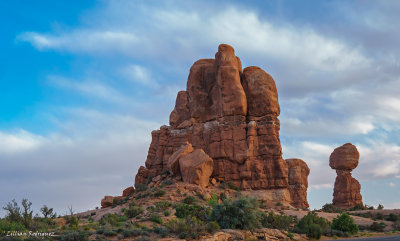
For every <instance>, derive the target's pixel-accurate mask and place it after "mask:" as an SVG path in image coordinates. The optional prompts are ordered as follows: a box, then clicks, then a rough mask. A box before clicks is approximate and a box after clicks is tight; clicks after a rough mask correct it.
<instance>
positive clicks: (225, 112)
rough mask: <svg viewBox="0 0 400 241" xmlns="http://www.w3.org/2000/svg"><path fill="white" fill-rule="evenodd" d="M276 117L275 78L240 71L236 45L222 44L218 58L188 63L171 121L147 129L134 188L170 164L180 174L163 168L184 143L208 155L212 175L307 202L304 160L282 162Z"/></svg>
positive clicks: (257, 71) (254, 69)
mask: <svg viewBox="0 0 400 241" xmlns="http://www.w3.org/2000/svg"><path fill="white" fill-rule="evenodd" d="M279 114H280V107H279V102H278V92H277V89H276V85H275V81H274V79H273V78H272V77H271V76H270V75H269V74H267V73H266V72H265V71H264V70H262V69H261V68H259V67H254V66H251V67H247V68H245V69H242V64H241V61H240V59H239V58H238V57H237V56H235V52H234V49H233V48H232V47H231V46H229V45H226V44H221V45H220V46H219V47H218V52H217V53H216V54H215V59H201V60H198V61H196V62H195V63H194V64H193V65H192V67H191V68H190V72H189V76H188V80H187V88H186V91H179V92H178V95H177V98H176V104H175V108H174V110H173V111H172V112H171V115H170V123H169V126H162V127H161V128H160V130H156V131H153V132H152V142H151V144H150V148H149V152H148V156H147V160H146V165H145V166H146V167H140V169H139V171H138V174H137V175H136V179H135V182H136V185H137V184H139V183H145V182H146V180H147V179H148V178H149V177H155V176H157V175H160V174H162V173H164V172H165V171H169V170H170V169H171V167H172V168H173V169H174V170H175V171H174V170H170V171H172V172H177V170H178V167H177V163H178V161H177V160H175V161H174V162H173V161H172V160H170V161H171V163H170V165H168V163H169V159H170V157H171V156H172V155H174V153H175V152H177V151H178V152H179V153H175V155H174V157H175V156H178V154H179V155H181V154H180V152H182V150H181V151H179V149H180V148H181V147H182V146H187V145H188V143H189V144H190V145H191V147H193V149H194V151H195V150H197V149H201V150H203V151H204V153H205V154H207V156H209V157H210V158H211V159H212V160H213V162H212V163H213V168H212V173H211V176H210V179H211V178H215V179H216V180H217V181H219V182H230V183H232V184H233V185H235V186H237V187H241V188H242V189H257V190H263V189H264V190H276V191H279V190H281V191H284V192H285V193H290V195H276V196H277V199H284V200H277V201H285V202H287V203H289V204H292V205H294V206H296V207H308V202H307V187H308V182H307V177H308V174H309V169H308V167H307V164H306V163H305V162H304V161H301V160H300V161H286V160H283V159H282V148H281V143H280V139H279V129H280V123H279V119H278V116H279ZM297 160H299V159H297ZM207 163H210V162H207ZM206 170H207V171H209V170H210V168H207V169H206ZM180 172H181V173H182V170H180ZM201 183H202V185H203V186H204V180H203V181H201ZM294 199H295V200H294Z"/></svg>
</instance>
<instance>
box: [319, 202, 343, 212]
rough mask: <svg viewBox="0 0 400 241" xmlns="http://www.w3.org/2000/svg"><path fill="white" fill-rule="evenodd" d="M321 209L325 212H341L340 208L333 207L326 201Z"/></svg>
mask: <svg viewBox="0 0 400 241" xmlns="http://www.w3.org/2000/svg"><path fill="white" fill-rule="evenodd" d="M322 211H324V212H327V213H340V212H342V209H340V208H338V207H335V206H334V205H333V204H332V203H326V204H325V205H324V206H322Z"/></svg>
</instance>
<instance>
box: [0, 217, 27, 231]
mask: <svg viewBox="0 0 400 241" xmlns="http://www.w3.org/2000/svg"><path fill="white" fill-rule="evenodd" d="M25 230H26V228H25V226H24V225H23V224H22V223H21V222H9V221H8V220H6V219H0V234H1V231H3V232H7V231H25Z"/></svg>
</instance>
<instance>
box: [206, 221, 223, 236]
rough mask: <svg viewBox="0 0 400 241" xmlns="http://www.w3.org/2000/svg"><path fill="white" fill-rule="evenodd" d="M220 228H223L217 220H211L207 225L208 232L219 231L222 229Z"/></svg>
mask: <svg viewBox="0 0 400 241" xmlns="http://www.w3.org/2000/svg"><path fill="white" fill-rule="evenodd" d="M220 229H221V227H220V226H219V224H218V223H217V222H215V221H211V222H209V223H207V225H206V230H207V232H209V233H215V232H217V231H218V230H220Z"/></svg>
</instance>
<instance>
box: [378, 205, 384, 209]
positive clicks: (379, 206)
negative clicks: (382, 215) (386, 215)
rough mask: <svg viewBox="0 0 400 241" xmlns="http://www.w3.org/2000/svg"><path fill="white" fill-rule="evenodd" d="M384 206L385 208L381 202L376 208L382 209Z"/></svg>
mask: <svg viewBox="0 0 400 241" xmlns="http://www.w3.org/2000/svg"><path fill="white" fill-rule="evenodd" d="M383 208H384V207H383V205H382V204H379V205H378V207H377V208H376V209H378V210H382V209H383Z"/></svg>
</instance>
